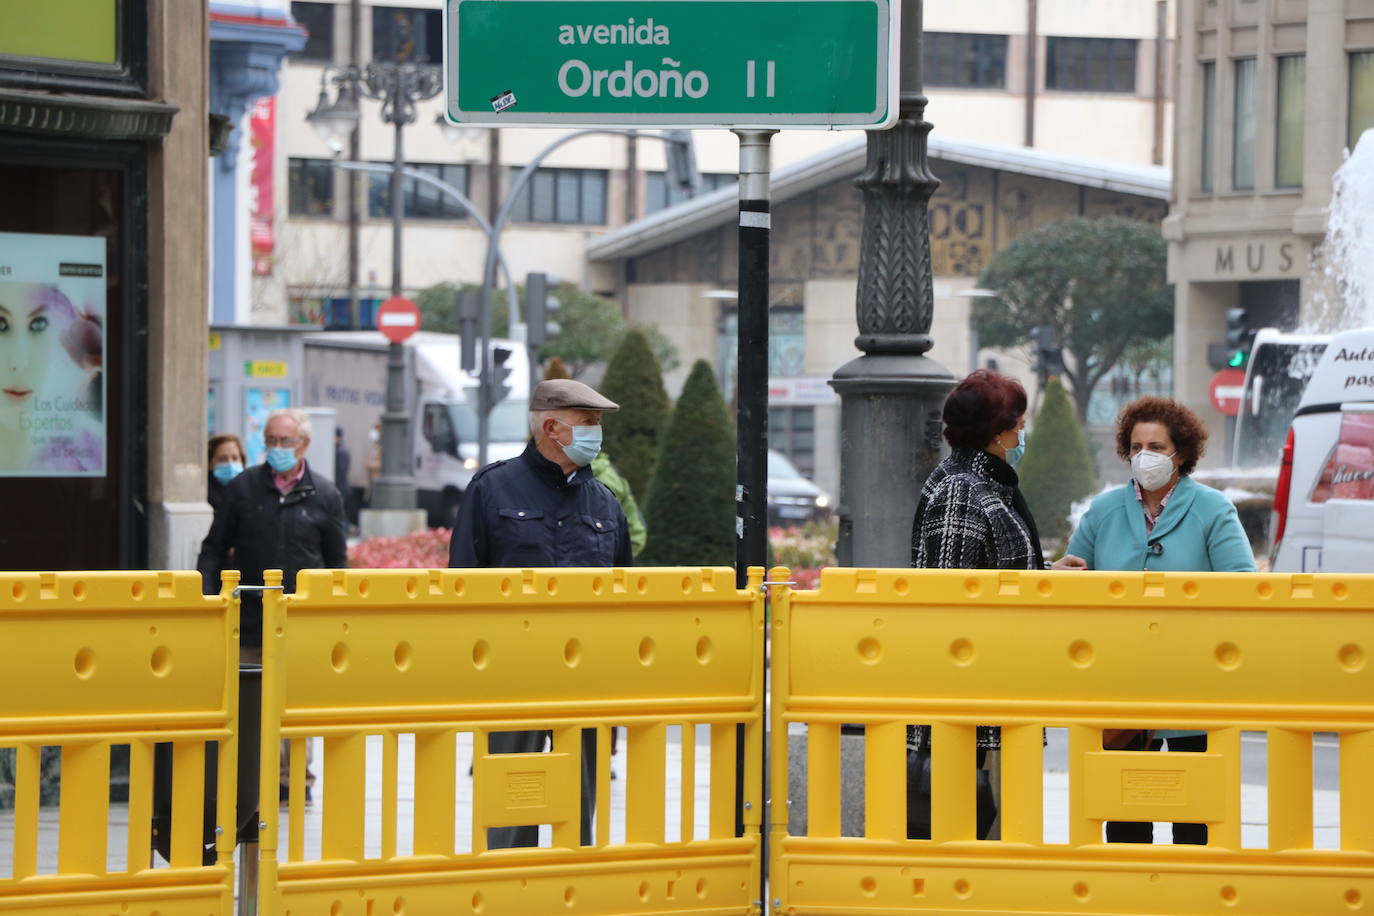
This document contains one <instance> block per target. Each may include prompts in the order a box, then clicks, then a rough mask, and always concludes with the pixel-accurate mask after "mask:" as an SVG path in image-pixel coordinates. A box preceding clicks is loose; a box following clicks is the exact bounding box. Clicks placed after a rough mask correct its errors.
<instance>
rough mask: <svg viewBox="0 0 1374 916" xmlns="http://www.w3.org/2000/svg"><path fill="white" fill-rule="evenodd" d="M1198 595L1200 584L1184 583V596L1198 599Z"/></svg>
mask: <svg viewBox="0 0 1374 916" xmlns="http://www.w3.org/2000/svg"><path fill="white" fill-rule="evenodd" d="M1197 593H1198V584H1197V583H1196V582H1184V583H1183V594H1184V595H1186V596H1187V597H1189V598H1196V597H1197Z"/></svg>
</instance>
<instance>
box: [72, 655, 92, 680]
mask: <svg viewBox="0 0 1374 916" xmlns="http://www.w3.org/2000/svg"><path fill="white" fill-rule="evenodd" d="M72 667H73V668H75V669H76V676H77V677H79V678H81V679H82V680H83V681H84V680H86V679H87V678H89V677H90V676H91V675H92V674H95V653H94V652H92V651H91V650H90V649H78V650H77V653H76V661H75V662H74V663H73V665H72Z"/></svg>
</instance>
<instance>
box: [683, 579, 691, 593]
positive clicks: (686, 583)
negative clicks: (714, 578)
mask: <svg viewBox="0 0 1374 916" xmlns="http://www.w3.org/2000/svg"><path fill="white" fill-rule="evenodd" d="M682 593H683V594H684V595H690V594H691V593H692V577H691V576H683V577H682Z"/></svg>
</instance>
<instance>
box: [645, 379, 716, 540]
mask: <svg viewBox="0 0 1374 916" xmlns="http://www.w3.org/2000/svg"><path fill="white" fill-rule="evenodd" d="M647 514H648V519H647V522H648V526H649V543H648V545H647V546H646V547H645V548H644V554H643V556H642V557H640V558H637V562H638V563H639V564H641V565H645V566H729V565H731V564H733V563H734V561H735V429H734V425H733V424H732V423H731V422H730V417H729V414H727V413H726V411H725V401H724V400H723V399H722V398H721V396H720V389H719V388H718V387H716V379H715V374H714V372H713V371H712V369H711V367H710V366H709V365H707V364H706V362H704V361H702V360H698V361H697V363H696V365H695V366H693V367H692V372H691V374H690V375H689V376H687V384H686V385H684V386H683V388H682V397H680V398H678V401H677V406H676V407H675V408H674V409H673V415H672V419H671V420H670V421H669V423H668V430H667V432H666V433H665V434H664V436H663V449H662V452H661V457H660V458H659V464H658V471H657V473H655V474H654V479H653V483H652V484H651V485H650V487H649V506H648V509H647Z"/></svg>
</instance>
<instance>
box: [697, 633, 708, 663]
mask: <svg viewBox="0 0 1374 916" xmlns="http://www.w3.org/2000/svg"><path fill="white" fill-rule="evenodd" d="M697 661H698V662H700V663H701V664H703V665H706V664H709V663H710V661H711V637H709V636H703V637H701V639H698V640H697Z"/></svg>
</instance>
